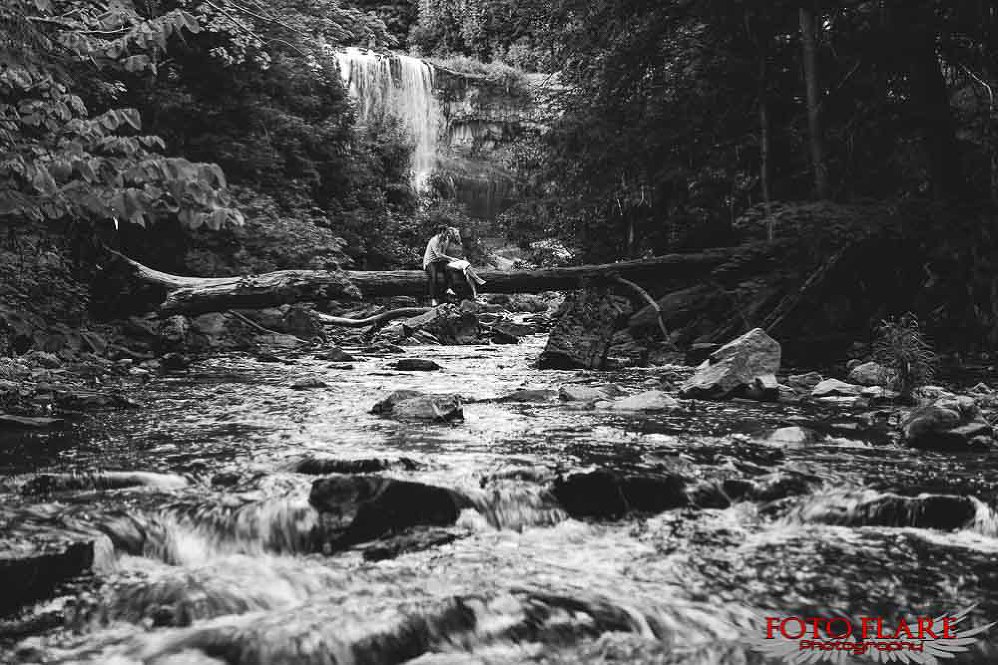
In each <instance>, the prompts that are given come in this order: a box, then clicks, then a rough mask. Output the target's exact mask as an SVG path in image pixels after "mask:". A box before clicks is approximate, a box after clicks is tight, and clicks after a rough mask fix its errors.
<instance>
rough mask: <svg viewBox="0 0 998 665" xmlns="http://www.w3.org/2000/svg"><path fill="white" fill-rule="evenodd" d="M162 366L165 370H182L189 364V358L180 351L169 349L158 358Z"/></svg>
mask: <svg viewBox="0 0 998 665" xmlns="http://www.w3.org/2000/svg"><path fill="white" fill-rule="evenodd" d="M159 362H160V364H161V366H162V368H163V369H164V370H166V371H177V372H179V371H182V370H185V369H187V368H189V367H190V366H191V359H190V358H188V357H187V356H185V355H184V354H182V353H177V352H176V351H171V352H170V353H167V354H165V355H164V356H162V357H161V358H160V359H159Z"/></svg>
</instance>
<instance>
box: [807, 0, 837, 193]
mask: <svg viewBox="0 0 998 665" xmlns="http://www.w3.org/2000/svg"><path fill="white" fill-rule="evenodd" d="M800 34H801V45H802V49H803V61H804V82H805V88H806V90H807V127H808V145H809V146H810V149H811V168H812V170H813V171H814V189H815V193H816V194H817V196H818V198H820V199H827V198H829V197H830V196H831V186H830V185H829V180H828V161H827V159H826V157H825V137H824V133H823V127H822V123H821V104H822V94H821V83H820V80H819V74H818V25H817V21H816V19H815V11H814V7H813V6H811V5H809V4H808V3H807V2H805V3H804V5H802V6H801V8H800Z"/></svg>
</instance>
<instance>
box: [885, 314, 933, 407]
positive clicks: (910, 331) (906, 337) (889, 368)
mask: <svg viewBox="0 0 998 665" xmlns="http://www.w3.org/2000/svg"><path fill="white" fill-rule="evenodd" d="M873 355H874V360H876V362H877V363H878V364H880V365H881V366H882V367H884V369H885V372H886V373H887V376H886V377H885V378H886V379H887V381H888V385H890V387H891V388H893V389H894V390H897V391H898V392H899V393H900V394H901V398H902V399H904V400H906V401H910V400H911V398H912V395H913V394H914V392H915V390H916V389H918V388H920V387H921V386H924V385H926V384H928V383H929V382H931V381H932V378H933V377H934V376H935V369H936V364H937V360H938V358H937V356H936V353H935V351H934V350H933V348H932V344H931V342H930V341H929V340H928V339H927V338H926V337H925V334H924V333H923V332H922V327H921V324H920V323H919V320H918V317H916V316H915V315H914V314H912V313H911V312H907V313H905V314H902V315H901V316H900V317H898V318H894V317H888V318H886V319H884V320H883V321H881V322H880V326H879V328H878V330H877V339H876V341H874V344H873Z"/></svg>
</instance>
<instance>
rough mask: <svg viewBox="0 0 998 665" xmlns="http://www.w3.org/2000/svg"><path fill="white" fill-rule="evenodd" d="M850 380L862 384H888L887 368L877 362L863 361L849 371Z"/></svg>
mask: <svg viewBox="0 0 998 665" xmlns="http://www.w3.org/2000/svg"><path fill="white" fill-rule="evenodd" d="M849 381H850V382H852V383H855V384H858V385H861V386H883V385H886V384H887V369H886V368H885V367H884V366H883V365H880V364H879V363H875V362H868V363H861V364H859V365H856V366H855V367H853V368H852V369H851V370H850V371H849Z"/></svg>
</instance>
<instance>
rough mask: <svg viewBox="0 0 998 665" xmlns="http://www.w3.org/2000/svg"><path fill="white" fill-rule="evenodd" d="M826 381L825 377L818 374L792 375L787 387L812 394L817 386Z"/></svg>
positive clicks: (788, 378)
mask: <svg viewBox="0 0 998 665" xmlns="http://www.w3.org/2000/svg"><path fill="white" fill-rule="evenodd" d="M824 380H825V377H823V376H821V375H820V374H818V373H817V372H808V373H806V374H791V375H790V376H788V377H787V385H788V386H790V387H791V388H794V389H797V390H805V391H807V392H810V391H811V390H813V389H814V387H815V386H816V385H818V384H819V383H821V382H822V381H824Z"/></svg>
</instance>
